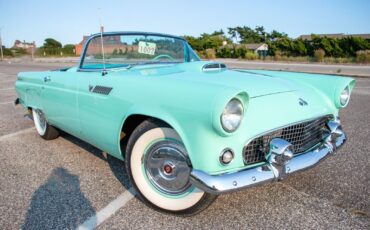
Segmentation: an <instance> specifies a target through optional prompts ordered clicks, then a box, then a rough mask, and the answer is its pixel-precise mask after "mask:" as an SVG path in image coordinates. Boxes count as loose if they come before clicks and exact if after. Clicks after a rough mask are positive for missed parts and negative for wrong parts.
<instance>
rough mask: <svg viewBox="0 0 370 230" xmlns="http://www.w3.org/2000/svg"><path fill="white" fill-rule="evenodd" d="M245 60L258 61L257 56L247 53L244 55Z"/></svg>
mask: <svg viewBox="0 0 370 230" xmlns="http://www.w3.org/2000/svg"><path fill="white" fill-rule="evenodd" d="M245 59H247V60H256V59H258V55H257V54H256V53H252V52H247V53H246V54H245Z"/></svg>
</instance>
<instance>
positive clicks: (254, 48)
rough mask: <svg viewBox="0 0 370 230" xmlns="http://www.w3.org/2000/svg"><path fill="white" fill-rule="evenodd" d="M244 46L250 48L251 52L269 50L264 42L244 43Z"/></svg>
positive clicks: (257, 52)
mask: <svg viewBox="0 0 370 230" xmlns="http://www.w3.org/2000/svg"><path fill="white" fill-rule="evenodd" d="M245 47H246V48H247V49H248V50H252V51H253V52H255V53H256V54H259V55H261V53H263V52H267V51H268V50H269V46H268V45H267V44H266V43H251V44H246V45H245Z"/></svg>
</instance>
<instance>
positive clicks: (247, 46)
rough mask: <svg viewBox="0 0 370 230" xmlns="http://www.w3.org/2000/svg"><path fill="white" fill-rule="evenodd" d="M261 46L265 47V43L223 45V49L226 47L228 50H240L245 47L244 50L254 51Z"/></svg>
mask: <svg viewBox="0 0 370 230" xmlns="http://www.w3.org/2000/svg"><path fill="white" fill-rule="evenodd" d="M263 45H267V44H266V43H250V44H227V45H225V47H228V48H233V47H235V48H241V47H245V48H246V49H249V50H256V49H258V48H260V47H261V46H263Z"/></svg>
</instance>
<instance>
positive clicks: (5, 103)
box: [0, 101, 14, 105]
mask: <svg viewBox="0 0 370 230" xmlns="http://www.w3.org/2000/svg"><path fill="white" fill-rule="evenodd" d="M12 103H14V101H7V102H0V105H7V104H12Z"/></svg>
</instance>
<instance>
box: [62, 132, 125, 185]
mask: <svg viewBox="0 0 370 230" xmlns="http://www.w3.org/2000/svg"><path fill="white" fill-rule="evenodd" d="M61 136H62V137H63V138H64V139H65V140H67V141H69V142H71V143H73V144H75V145H77V146H78V147H80V148H82V149H84V150H85V151H87V152H89V153H91V154H92V155H94V156H95V157H98V158H99V159H101V160H104V161H106V162H107V163H108V165H109V167H110V169H111V171H112V172H113V175H114V176H115V177H116V179H117V180H118V181H119V182H120V183H121V184H122V186H124V187H125V188H126V189H127V190H129V189H130V188H131V187H132V186H131V183H130V181H129V179H128V176H127V174H126V169H125V164H124V163H123V161H121V160H119V159H117V158H115V157H112V156H110V155H109V154H104V153H103V151H102V150H100V149H98V148H96V147H94V146H92V145H90V144H89V143H87V142H84V141H83V140H80V139H78V138H76V137H74V136H72V135H70V134H68V133H65V132H62V133H61Z"/></svg>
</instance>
